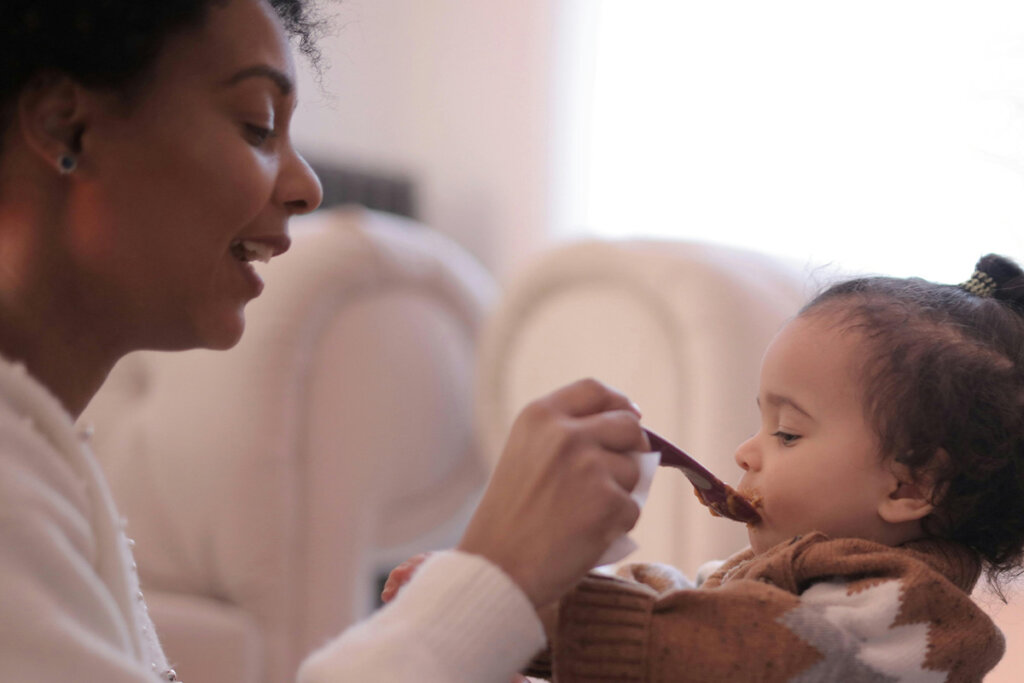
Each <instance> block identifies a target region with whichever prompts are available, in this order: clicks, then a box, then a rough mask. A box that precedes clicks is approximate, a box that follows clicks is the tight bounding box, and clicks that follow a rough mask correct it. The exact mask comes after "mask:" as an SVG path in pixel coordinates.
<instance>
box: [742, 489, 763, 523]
mask: <svg viewBox="0 0 1024 683" xmlns="http://www.w3.org/2000/svg"><path fill="white" fill-rule="evenodd" d="M736 492H737V493H738V494H740V495H741V496H743V497H744V498H746V499H747V502H749V503H750V505H751V507H753V508H754V509H755V510H757V514H758V515H760V517H761V518H760V519H758V520H756V521H754V522H747V526H755V525H757V524H760V523H761V521H762V520H763V519H764V496H762V495H761V493H760V492H759V491H758V490H757V489H737V490H736Z"/></svg>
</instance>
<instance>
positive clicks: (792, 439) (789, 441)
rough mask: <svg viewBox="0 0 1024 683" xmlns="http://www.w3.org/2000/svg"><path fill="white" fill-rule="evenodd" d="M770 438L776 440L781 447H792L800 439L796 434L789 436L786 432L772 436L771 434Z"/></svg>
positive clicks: (779, 432)
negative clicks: (772, 437)
mask: <svg viewBox="0 0 1024 683" xmlns="http://www.w3.org/2000/svg"><path fill="white" fill-rule="evenodd" d="M772 436H774V437H775V438H776V439H778V440H779V443H781V444H782V445H783V446H792V445H793V444H795V443H796V442H797V441H798V440H799V439H800V437H799V436H798V435H796V434H790V433H788V432H783V431H778V432H775V433H774V434H772Z"/></svg>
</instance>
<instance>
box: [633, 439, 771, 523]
mask: <svg viewBox="0 0 1024 683" xmlns="http://www.w3.org/2000/svg"><path fill="white" fill-rule="evenodd" d="M644 431H645V432H647V440H648V441H650V442H651V448H652V449H654V450H656V451H661V464H662V465H664V466H665V467H674V468H676V469H677V470H679V471H681V472H682V473H683V474H685V475H686V478H687V479H689V480H690V483H691V484H693V491H694V493H696V494H697V498H699V499H700V502H702V503H704V504H705V505H707V506H708V507H709V508H711V514H713V515H716V516H719V517H727V518H729V519H733V520H736V521H737V522H746V523H747V524H752V523H754V522H759V521H761V515H760V513H758V511H757V508H756V507H755V506H754V505H755V504H754V503H753V502H751V501H750V500H749V499H747V497H746V496H744V495H743V494H741V493H737V491H736V490H735V489H734V488H733V487H731V486H729V485H728V484H726V483H725V482H724V481H722V480H721V479H719V478H718V477H716V476H715V475H713V474H711V472H709V471H708V470H707V469H706V468H705V467H704V466H703V465H701V464H700V463H699V462H697V461H696V460H694V459H693V458H691V457H690V456H689V455H687V454H686V453H685V452H684V451H683V450H682V449H680V448H679V447H677V446H674V445H672V443H670V442H669V441H666V440H665V439H663V438H662V437H660V436H658V435H657V434H655V433H654V432H652V431H651V430H650V429H645V430H644Z"/></svg>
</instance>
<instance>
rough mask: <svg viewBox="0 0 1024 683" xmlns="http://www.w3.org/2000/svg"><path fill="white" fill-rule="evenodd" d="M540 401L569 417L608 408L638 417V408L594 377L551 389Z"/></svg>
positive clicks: (598, 411)
mask: <svg viewBox="0 0 1024 683" xmlns="http://www.w3.org/2000/svg"><path fill="white" fill-rule="evenodd" d="M541 401H542V402H546V403H550V404H551V405H552V407H553V408H554V409H555V410H557V411H559V412H562V413H564V414H566V415H569V416H571V417H582V416H585V415H593V414H594V413H602V412H606V411H609V410H629V411H631V412H633V413H635V414H636V416H637V417H638V418H639V417H640V408H639V407H637V405H636V404H635V403H633V402H632V401H630V400H629V398H627V397H626V395H625V394H622V393H620V392H618V391H616V390H615V389H612V388H611V387H608V386H606V385H604V384H602V383H601V382H598V381H597V380H595V379H590V378H588V379H581V380H578V381H576V382H573V383H572V384H569V385H566V386H564V387H562V388H561V389H558V390H556V391H553V392H552V393H550V394H549V395H548V396H547V397H545V398H543V399H541Z"/></svg>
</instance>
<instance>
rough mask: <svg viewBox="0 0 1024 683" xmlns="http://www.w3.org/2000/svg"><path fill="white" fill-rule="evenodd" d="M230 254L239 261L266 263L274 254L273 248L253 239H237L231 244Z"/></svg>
mask: <svg viewBox="0 0 1024 683" xmlns="http://www.w3.org/2000/svg"><path fill="white" fill-rule="evenodd" d="M231 255H232V256H234V257H235V258H236V259H238V260H239V261H243V262H249V261H259V262H260V263H267V262H268V261H270V258H271V257H272V256H273V255H274V248H273V247H271V246H270V245H267V244H263V243H262V242H255V241H253V240H238V241H236V242H233V243H232V244H231Z"/></svg>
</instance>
